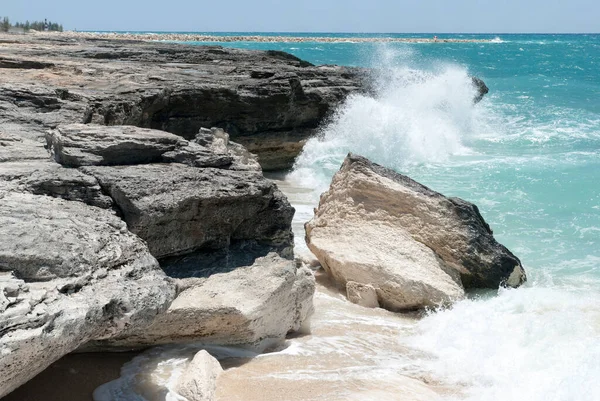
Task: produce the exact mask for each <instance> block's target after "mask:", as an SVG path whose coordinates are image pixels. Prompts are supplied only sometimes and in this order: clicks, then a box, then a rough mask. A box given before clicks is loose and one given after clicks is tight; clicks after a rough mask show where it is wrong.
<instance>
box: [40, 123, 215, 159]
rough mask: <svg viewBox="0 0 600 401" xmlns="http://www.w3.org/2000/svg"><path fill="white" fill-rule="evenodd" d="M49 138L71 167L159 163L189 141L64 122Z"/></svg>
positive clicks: (152, 132)
mask: <svg viewBox="0 0 600 401" xmlns="http://www.w3.org/2000/svg"><path fill="white" fill-rule="evenodd" d="M46 140H47V144H48V148H49V149H50V150H51V153H52V156H53V157H54V159H55V160H56V162H57V163H60V164H62V165H63V166H67V167H80V166H95V165H100V166H111V165H128V164H143V163H156V162H161V161H162V155H163V154H164V153H166V152H170V151H173V150H175V149H178V148H181V147H185V146H187V144H188V143H187V141H185V140H183V139H181V137H178V136H177V135H173V134H169V133H168V132H163V131H157V130H150V129H143V128H137V127H131V126H118V127H105V126H98V125H93V124H90V125H86V124H69V125H61V126H59V127H58V128H57V129H55V130H53V131H51V132H50V133H49V134H48V135H47V136H46ZM207 153H208V152H207Z"/></svg>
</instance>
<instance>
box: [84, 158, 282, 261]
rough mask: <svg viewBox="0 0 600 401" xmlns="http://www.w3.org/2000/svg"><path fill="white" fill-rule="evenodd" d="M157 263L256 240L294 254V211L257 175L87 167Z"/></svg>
mask: <svg viewBox="0 0 600 401" xmlns="http://www.w3.org/2000/svg"><path fill="white" fill-rule="evenodd" d="M83 171H84V172H85V173H87V174H89V175H92V176H94V177H96V178H97V179H98V181H99V182H100V185H101V186H102V187H103V188H104V189H105V190H106V192H107V193H109V194H110V195H111V197H112V198H113V200H114V202H115V203H116V205H117V206H118V208H119V210H120V212H121V213H122V215H123V218H124V219H125V221H126V222H127V225H128V227H129V229H130V230H131V231H132V232H134V233H136V234H138V235H139V236H140V237H142V238H143V239H144V240H146V241H147V242H148V246H149V248H150V251H151V252H152V254H153V255H154V256H156V257H158V258H162V257H166V256H172V255H179V254H184V253H190V252H194V251H197V250H200V249H206V248H208V249H218V248H227V247H228V246H229V245H230V244H231V243H232V242H235V241H243V240H253V241H259V242H263V243H265V244H269V245H272V246H273V247H275V248H277V249H279V250H281V251H282V252H283V253H288V254H289V253H291V246H292V244H293V234H292V231H291V228H290V227H291V221H292V218H293V215H294V208H292V207H291V206H290V204H289V203H288V201H287V199H286V198H285V196H284V195H283V194H282V193H281V192H280V191H279V190H278V189H277V187H276V186H275V184H273V183H272V182H271V181H269V180H267V179H266V178H264V177H263V175H262V173H261V172H257V171H233V170H223V169H214V168H203V169H198V168H190V167H188V166H185V165H181V164H146V165H138V166H114V167H104V166H95V167H86V168H84V169H83Z"/></svg>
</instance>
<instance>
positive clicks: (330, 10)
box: [0, 0, 600, 33]
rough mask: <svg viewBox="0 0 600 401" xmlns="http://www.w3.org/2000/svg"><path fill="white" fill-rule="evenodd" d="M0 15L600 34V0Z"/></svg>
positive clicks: (110, 2) (150, 3) (145, 5)
mask: <svg viewBox="0 0 600 401" xmlns="http://www.w3.org/2000/svg"><path fill="white" fill-rule="evenodd" d="M0 15H2V16H4V15H6V16H8V17H10V18H11V19H12V20H15V21H21V20H22V21H24V20H26V19H29V20H40V19H42V20H43V19H44V18H48V19H50V20H52V21H57V22H62V23H63V25H64V26H65V28H66V29H78V30H150V31H263V32H264V31H277V32H280V31H287V32H490V33H508V32H541V33H546V32H600V22H599V21H600V17H599V16H600V1H598V0H570V1H569V0H546V1H541V0H494V1H482V0H480V1H477V0H410V1H409V0H361V1H358V0H335V1H334V0H296V1H283V0H210V1H204V0H196V1H194V0H170V1H169V0H163V1H154V0H100V1H93V2H92V1H86V0H0Z"/></svg>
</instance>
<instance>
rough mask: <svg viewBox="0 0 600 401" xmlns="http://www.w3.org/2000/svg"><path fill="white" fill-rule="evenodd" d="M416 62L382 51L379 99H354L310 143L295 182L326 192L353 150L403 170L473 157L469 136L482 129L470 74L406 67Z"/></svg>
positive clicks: (298, 163)
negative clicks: (333, 177) (459, 157)
mask: <svg viewBox="0 0 600 401" xmlns="http://www.w3.org/2000/svg"><path fill="white" fill-rule="evenodd" d="M410 57H411V54H410V52H408V53H407V54H400V55H398V53H394V52H385V51H384V52H382V54H381V56H380V68H381V71H382V73H381V74H380V75H379V76H378V77H376V79H375V81H376V85H375V86H376V88H377V90H376V92H377V93H376V96H374V97H372V96H366V95H352V96H350V97H349V98H348V99H347V100H346V102H345V103H344V105H343V106H342V107H340V108H339V110H338V112H337V113H336V114H335V116H334V117H333V119H332V121H331V122H330V123H329V124H328V125H326V126H325V127H324V128H323V129H322V130H321V134H320V135H319V136H318V137H316V138H313V139H310V140H309V141H308V142H307V144H306V145H305V147H304V150H303V152H302V154H301V155H300V156H299V157H298V159H297V161H296V165H295V169H294V172H293V173H292V174H291V176H290V179H291V180H292V181H295V182H296V183H299V184H300V185H302V186H305V187H308V188H315V189H316V192H317V193H320V192H321V191H322V190H324V189H326V188H327V186H328V185H329V182H330V179H331V176H332V175H333V174H334V173H335V171H337V170H338V169H339V166H340V165H341V162H342V160H343V159H344V157H345V156H346V154H347V153H348V152H355V153H358V154H360V155H363V156H365V157H368V158H370V159H371V160H373V161H374V162H377V163H380V164H383V165H385V166H387V167H391V168H394V169H396V170H402V168H403V167H404V166H407V165H410V164H415V163H416V164H421V163H442V162H444V161H445V160H447V159H448V158H449V157H450V156H452V155H461V154H468V153H469V152H470V150H469V148H468V147H466V146H465V145H464V144H463V139H464V138H465V137H469V136H470V135H473V134H474V133H477V132H479V131H480V126H481V125H480V123H479V120H480V118H479V117H478V111H477V107H476V106H474V105H473V97H474V96H475V88H474V87H473V85H472V84H471V78H470V76H469V74H468V72H467V70H466V69H465V68H463V67H460V66H456V65H448V64H445V65H438V66H435V67H433V68H432V69H431V70H430V71H423V70H417V69H413V68H410V66H406V65H402V63H404V62H407V59H408V60H410ZM398 59H399V61H398ZM395 63H396V64H400V65H395ZM407 64H408V65H410V62H407Z"/></svg>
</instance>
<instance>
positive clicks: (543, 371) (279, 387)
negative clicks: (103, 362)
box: [124, 35, 600, 401]
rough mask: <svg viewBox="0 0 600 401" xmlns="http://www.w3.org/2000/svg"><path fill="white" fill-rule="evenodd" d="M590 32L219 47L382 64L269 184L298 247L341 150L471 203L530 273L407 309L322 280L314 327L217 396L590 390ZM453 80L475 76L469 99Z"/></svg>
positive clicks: (599, 170) (593, 321)
mask: <svg viewBox="0 0 600 401" xmlns="http://www.w3.org/2000/svg"><path fill="white" fill-rule="evenodd" d="M465 37H472V35H465ZM483 37H485V38H487V36H483ZM350 38H351V36H350ZM598 39H599V37H598V36H595V35H500V37H499V38H498V39H497V40H496V41H495V42H496V43H487V44H442V43H438V44H417V45H408V44H392V45H376V44H356V43H335V44H322V43H301V44H298V43H279V44H277V43H275V44H272V43H270V44H260V43H258V44H257V43H233V44H232V43H229V44H227V45H228V46H235V47H246V48H261V49H262V48H269V49H277V50H286V51H290V52H292V53H294V54H296V55H297V56H299V57H302V58H305V59H307V60H309V61H312V62H314V63H317V64H331V63H337V64H344V65H362V66H373V67H379V68H385V69H386V70H388V71H392V75H391V76H392V79H390V74H389V73H388V74H386V78H385V79H381V80H380V81H379V84H380V85H379V91H378V94H377V96H376V97H374V98H370V97H365V96H360V95H356V96H352V97H350V98H349V99H348V101H347V102H346V103H345V104H344V105H343V106H342V107H341V108H340V109H339V110H338V112H337V114H336V115H335V117H334V118H333V119H332V121H331V122H330V123H329V124H327V125H326V126H324V127H322V130H321V135H320V136H319V137H318V138H315V139H311V140H310V141H309V142H308V143H307V145H306V147H305V151H304V153H303V154H302V155H301V156H300V157H299V159H298V161H297V164H296V167H295V169H294V171H293V172H292V173H291V174H290V175H289V176H287V177H286V178H285V180H284V181H283V182H282V183H281V187H282V189H283V191H284V192H286V193H287V194H288V195H289V196H290V199H291V201H292V204H294V206H295V207H296V208H297V213H296V217H295V220H294V231H295V233H296V248H297V251H298V252H300V253H302V252H306V251H307V250H306V246H305V244H304V241H303V237H304V233H303V223H304V222H305V221H307V220H308V219H310V218H311V217H312V209H313V207H315V206H316V204H317V202H318V196H319V194H320V193H321V192H322V191H323V190H325V189H326V188H327V187H328V185H329V182H330V180H331V177H332V175H333V174H334V173H335V171H337V169H338V168H339V166H340V164H341V162H342V160H343V158H344V157H345V155H346V154H347V153H348V152H357V153H359V154H362V155H363V156H367V157H369V158H371V159H372V160H373V161H375V162H378V163H381V164H384V165H386V166H388V167H391V168H393V169H395V170H397V171H399V172H401V173H404V174H407V175H409V176H411V177H412V178H414V179H416V180H418V181H420V182H422V183H424V184H426V185H428V186H430V187H431V188H432V189H434V190H437V191H439V192H442V193H444V194H446V195H450V196H460V197H462V198H464V199H466V200H469V201H471V202H474V203H476V204H477V205H478V206H479V208H480V210H481V212H482V215H483V216H484V217H485V219H486V220H487V221H488V222H489V223H490V225H491V226H492V228H493V229H494V232H495V235H496V238H497V239H498V240H499V241H500V242H502V243H504V244H505V245H506V246H507V247H509V248H510V249H511V250H512V251H513V252H514V253H515V254H516V255H518V256H519V257H520V258H521V260H522V262H523V264H524V266H525V268H526V270H527V273H528V278H529V281H528V283H527V284H526V285H525V286H524V287H522V288H520V289H517V290H500V291H497V292H491V293H487V294H483V295H479V296H473V297H472V298H471V299H468V300H465V301H462V302H459V303H458V304H456V305H455V306H454V307H452V308H451V309H447V310H442V311H436V312H434V313H433V312H432V313H430V314H428V315H427V316H425V317H424V318H422V319H415V318H414V317H406V316H399V315H394V314H390V313H387V312H384V311H380V310H378V311H374V312H373V311H370V310H366V309H362V308H359V307H356V306H353V305H350V304H348V303H347V302H346V301H344V299H343V297H342V296H341V295H339V294H337V293H335V291H332V290H330V289H328V287H327V286H323V285H322V286H320V287H319V292H318V293H317V296H316V299H315V303H316V307H317V311H316V315H315V317H314V319H313V331H312V335H310V336H304V337H299V338H295V339H291V340H289V342H288V345H289V347H288V348H286V349H285V350H283V351H280V352H275V353H271V354H266V355H262V356H259V357H256V358H253V359H251V360H250V362H246V363H243V364H239V366H236V367H235V368H232V369H229V370H228V371H227V372H226V373H225V374H224V376H223V378H222V379H221V381H220V383H219V384H220V390H219V391H220V399H222V400H225V399H227V400H235V399H240V400H242V399H244V400H253V399H261V400H319V399H328V400H331V399H339V400H342V399H344V400H348V399H357V400H358V399H360V400H369V399H377V400H381V399H386V400H387V399H389V400H406V399H427V400H430V399H441V400H484V401H485V400H533V401H535V400H598V399H600V382H599V381H598V380H597V378H598V377H600V302H598V301H599V300H600V102H599V101H598V99H600V69H599V68H598V60H600V41H598ZM469 74H474V75H477V76H479V77H480V78H482V79H483V80H484V81H485V82H486V84H487V85H488V86H489V87H490V94H489V95H488V96H486V98H485V99H484V100H483V101H482V102H481V103H479V104H477V105H473V104H472V102H471V99H472V97H473V93H474V92H473V89H472V88H470V86H469V84H468V82H469ZM192 354H193V352H190V355H189V356H190V357H191V355H192ZM156 355H157V356H156V357H157V358H158V359H159V360H160V358H163V359H164V356H161V355H160V353H157V354H156ZM184 360H185V358H184ZM184 362H185V361H184ZM184 362H183V363H184ZM177 363H179V362H177V361H171V362H166V363H164V364H163V365H164V366H167V365H169V364H170V365H176V364H177ZM181 366H183V365H181ZM175 371H177V369H175ZM163 381H164V380H163ZM261 394H263V395H261ZM236 397H237V398H236ZM244 397H246V398H244ZM411 397H412V398H411ZM124 399H125V398H124ZM126 399H135V398H126ZM163 399H164V398H163ZM172 399H175V398H172Z"/></svg>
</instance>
